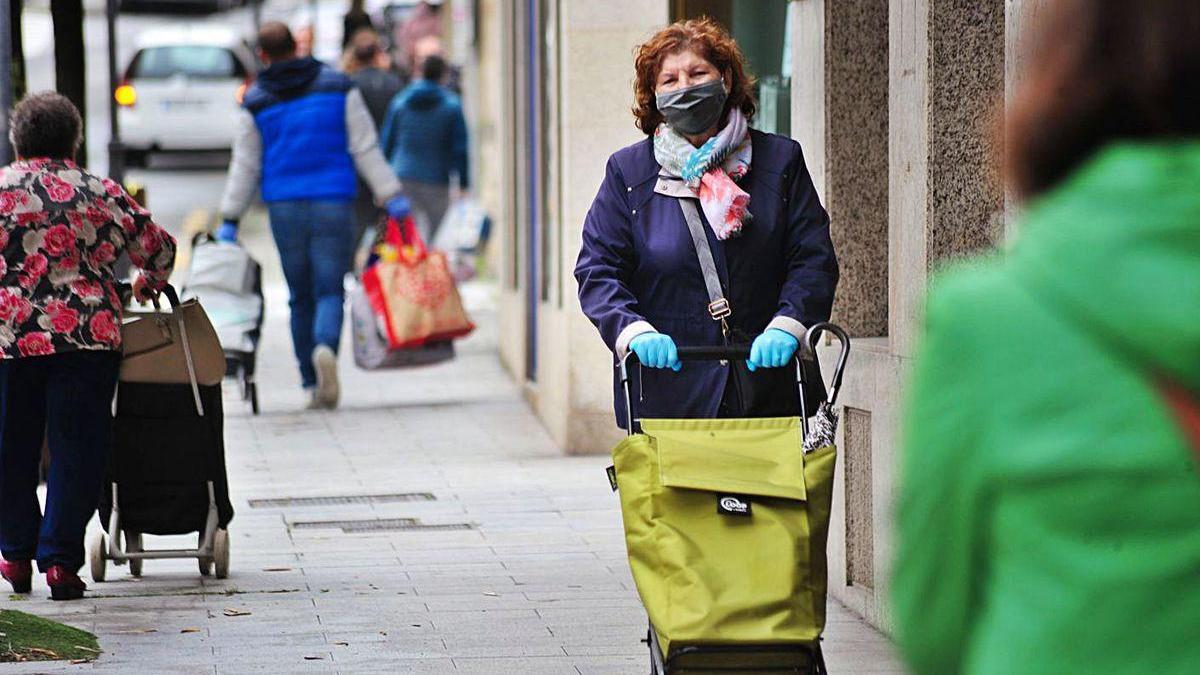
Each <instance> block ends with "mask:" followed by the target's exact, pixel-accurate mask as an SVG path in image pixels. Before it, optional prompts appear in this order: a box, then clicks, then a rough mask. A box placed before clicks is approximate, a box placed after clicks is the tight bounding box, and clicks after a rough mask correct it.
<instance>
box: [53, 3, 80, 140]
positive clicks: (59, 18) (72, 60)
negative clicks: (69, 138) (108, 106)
mask: <svg viewBox="0 0 1200 675" xmlns="http://www.w3.org/2000/svg"><path fill="white" fill-rule="evenodd" d="M50 17H51V18H52V19H53V20H54V88H55V89H57V90H58V93H60V94H62V95H63V96H66V97H67V98H69V99H71V102H72V103H74V104H75V107H76V108H79V114H80V116H81V117H83V138H84V143H83V145H81V146H79V154H78V155H77V156H76V157H77V159H78V160H79V163H80V164H87V118H88V116H87V86H86V85H87V82H86V77H85V74H86V69H85V63H84V44H83V0H50Z"/></svg>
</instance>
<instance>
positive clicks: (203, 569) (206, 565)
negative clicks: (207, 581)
mask: <svg viewBox="0 0 1200 675" xmlns="http://www.w3.org/2000/svg"><path fill="white" fill-rule="evenodd" d="M203 545H204V533H203V532H201V533H200V543H199V544H197V547H200V546H203ZM196 562H197V563H198V564H199V565H200V576H204V577H206V576H208V575H210V574H212V568H213V560H212V558H197V559H196Z"/></svg>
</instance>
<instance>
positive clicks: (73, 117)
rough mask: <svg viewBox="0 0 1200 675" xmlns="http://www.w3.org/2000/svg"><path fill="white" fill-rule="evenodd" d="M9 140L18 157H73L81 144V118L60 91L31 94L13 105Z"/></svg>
mask: <svg viewBox="0 0 1200 675" xmlns="http://www.w3.org/2000/svg"><path fill="white" fill-rule="evenodd" d="M8 140H9V141H11V142H12V145H13V149H14V150H16V151H17V155H18V156H20V157H26V158H29V157H49V158H51V159H74V158H75V153H76V151H77V150H79V146H80V144H81V143H83V118H82V117H81V116H80V115H79V109H78V108H76V107H75V104H74V103H71V101H70V99H68V98H67V97H66V96H63V95H62V94H59V93H57V92H53V91H43V92H38V93H36V94H30V95H29V96H26V97H25V98H23V99H21V102H20V103H18V104H17V105H16V107H14V108H13V111H12V117H11V118H10V121H9V128H8Z"/></svg>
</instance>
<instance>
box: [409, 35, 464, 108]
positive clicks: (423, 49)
mask: <svg viewBox="0 0 1200 675" xmlns="http://www.w3.org/2000/svg"><path fill="white" fill-rule="evenodd" d="M412 54H413V64H414V67H415V70H414V71H413V72H416V73H419V72H421V66H422V65H423V64H424V63H425V59H427V58H429V57H430V56H440V57H442V59H443V60H445V61H446V72H445V73H444V74H443V75H442V79H441V80H439V81H438V84H440V85H442V86H443V87H445V88H446V89H448V90H450V91H452V92H454V93H455V94H457V95H459V96H461V95H462V86H461V84H460V82H461V81H462V73H461V70H460V69H459V67H458V66H456V65H454V64H453V63H450V61H449V60H448V59H446V50H445V45H444V43H443V42H442V39H441V38H440V37H437V36H435V35H428V36H426V37H423V38H421V39H420V40H417V43H416V44H415V45H413V50H412Z"/></svg>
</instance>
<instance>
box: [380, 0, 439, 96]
mask: <svg viewBox="0 0 1200 675" xmlns="http://www.w3.org/2000/svg"><path fill="white" fill-rule="evenodd" d="M431 36H432V37H436V38H439V39H440V38H441V37H442V0H423V1H422V2H421V4H420V5H418V6H417V8H416V9H415V10H413V12H412V14H410V15H409V16H408V18H406V19H405V20H404V22H403V23H400V24H398V25H397V26H396V29H395V32H394V34H393V35H392V44H393V47H394V50H395V54H396V59H397V61H398V64H399V66H400V67H401V68H402V69H403V70H405V71H407V72H409V73H411V74H412V77H413V79H416V77H417V76H418V73H419V72H420V71H419V70H418V66H417V63H416V55H415V53H414V48H415V47H416V45H417V42H419V41H420V40H421V38H426V37H431Z"/></svg>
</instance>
